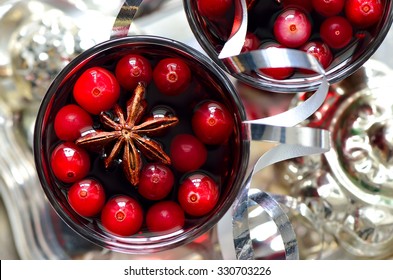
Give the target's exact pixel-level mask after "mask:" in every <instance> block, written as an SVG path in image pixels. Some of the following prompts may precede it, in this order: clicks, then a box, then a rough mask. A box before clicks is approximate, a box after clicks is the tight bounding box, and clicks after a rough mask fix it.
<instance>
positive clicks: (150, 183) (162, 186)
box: [138, 163, 175, 200]
mask: <svg viewBox="0 0 393 280" xmlns="http://www.w3.org/2000/svg"><path fill="white" fill-rule="evenodd" d="M174 181H175V179H174V176H173V172H172V170H170V169H169V167H168V166H166V165H163V164H159V163H150V164H147V165H145V166H144V167H143V169H142V171H141V175H140V178H139V185H138V192H139V194H140V195H142V196H143V197H145V198H147V199H150V200H160V199H163V198H165V197H166V196H167V195H168V194H169V193H170V191H171V190H172V187H173V184H174Z"/></svg>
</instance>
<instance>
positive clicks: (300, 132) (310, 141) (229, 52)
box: [218, 0, 330, 260]
mask: <svg viewBox="0 0 393 280" xmlns="http://www.w3.org/2000/svg"><path fill="white" fill-rule="evenodd" d="M244 7H245V0H238V1H236V6H235V20H234V24H233V28H232V34H231V35H230V39H229V40H228V41H227V42H226V44H225V45H224V48H223V51H222V52H221V53H220V56H219V58H220V59H221V60H222V61H223V62H224V64H225V65H226V66H227V68H228V69H229V70H231V71H232V72H234V73H243V72H252V71H255V72H256V73H258V71H259V69H262V68H285V67H292V68H301V69H307V70H312V71H314V72H316V73H318V74H320V81H321V83H320V85H319V87H318V89H317V90H316V91H315V92H314V94H313V95H311V96H310V97H309V98H308V99H307V100H306V101H305V102H304V103H302V104H299V105H298V106H296V107H293V108H291V109H289V110H287V111H285V112H283V113H281V114H278V115H275V116H270V117H267V118H263V119H257V120H247V121H245V122H244V125H245V126H246V127H247V129H248V130H249V131H250V135H251V140H252V141H267V142H275V143H277V146H275V147H273V148H271V149H270V150H268V151H267V152H266V153H265V154H263V155H262V156H261V157H260V158H259V159H258V160H257V162H256V163H255V164H251V163H250V165H249V166H250V167H251V171H250V173H249V174H250V175H249V176H248V177H247V179H246V180H245V182H244V186H243V189H242V192H241V194H240V195H239V197H238V199H237V201H235V203H234V205H233V207H232V209H231V210H230V211H228V213H227V214H226V215H225V216H224V218H223V219H222V220H221V221H220V222H219V224H218V236H219V242H220V245H221V250H222V255H223V257H224V259H241V260H249V259H255V258H256V256H255V250H254V248H257V247H259V246H260V244H258V239H257V238H254V240H252V238H251V235H250V224H249V212H250V211H249V209H251V208H252V207H255V206H259V207H261V208H262V209H263V211H264V212H265V213H267V215H268V216H269V217H270V220H271V221H273V222H274V223H275V225H276V227H277V232H278V234H279V235H280V236H281V239H282V242H283V245H284V256H282V258H284V259H288V260H294V259H298V258H299V252H298V246H297V241H296V234H295V232H294V230H293V228H292V225H291V223H290V220H289V218H288V216H287V215H286V214H285V210H284V209H283V208H282V207H281V206H280V204H279V203H278V202H277V201H276V200H275V198H274V195H273V196H272V195H269V194H268V193H266V192H264V191H262V190H261V191H255V190H252V191H250V184H251V181H252V178H253V176H254V175H255V174H256V173H258V172H259V171H261V170H262V169H264V168H266V167H267V166H269V165H272V164H275V163H277V162H280V161H284V160H287V159H291V158H296V157H301V156H303V155H313V154H321V153H325V152H328V151H329V150H330V142H329V141H330V137H329V133H328V131H326V130H321V129H313V128H305V127H294V126H295V125H297V124H299V123H301V122H303V121H304V120H306V119H307V118H308V117H310V116H311V115H312V114H313V113H314V112H315V111H317V110H318V108H319V107H320V106H321V105H322V104H323V102H324V101H325V99H326V96H327V93H328V91H329V83H328V81H327V78H326V75H325V70H324V69H323V67H322V66H321V65H320V63H319V61H318V60H317V59H316V58H315V57H314V56H312V55H310V54H308V53H306V52H303V51H299V50H294V49H286V48H268V49H260V50H254V51H251V52H246V53H241V54H239V53H240V50H241V48H242V46H243V43H244V40H243V39H244V37H245V34H244V32H243V31H244V29H247V19H246V18H245V17H243V18H241V16H242V15H244V14H246V12H245V8H244ZM243 36H244V37H243ZM239 37H241V38H239ZM234 38H236V39H234ZM284 207H285V206H284ZM231 240H232V242H233V244H232V245H233V246H230V244H231ZM228 245H229V246H228ZM260 247H263V246H260ZM267 258H272V259H273V258H277V255H276V256H271V257H267ZM279 258H280V257H279Z"/></svg>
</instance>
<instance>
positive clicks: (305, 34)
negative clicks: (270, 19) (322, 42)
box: [273, 8, 311, 48]
mask: <svg viewBox="0 0 393 280" xmlns="http://www.w3.org/2000/svg"><path fill="white" fill-rule="evenodd" d="M273 32H274V36H275V38H276V40H277V41H278V42H279V43H280V44H282V45H284V46H286V47H289V48H297V47H300V46H301V45H303V44H304V43H306V42H307V40H308V38H309V37H310V35H311V22H310V19H309V18H308V16H307V15H306V14H305V13H303V12H302V11H301V10H299V9H296V8H290V9H286V10H284V11H283V12H281V13H280V14H279V15H278V17H277V18H276V20H275V22H274V26H273Z"/></svg>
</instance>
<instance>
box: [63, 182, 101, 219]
mask: <svg viewBox="0 0 393 280" xmlns="http://www.w3.org/2000/svg"><path fill="white" fill-rule="evenodd" d="M67 196H68V202H69V204H70V206H71V207H72V209H74V211H75V212H76V213H78V214H79V215H81V216H83V217H93V216H96V215H97V214H98V213H100V212H101V209H102V207H103V206H104V204H105V190H104V188H103V186H102V185H101V183H100V182H98V181H97V180H94V179H84V180H82V181H79V182H76V183H75V184H73V185H72V186H71V187H70V189H69V190H68V194H67Z"/></svg>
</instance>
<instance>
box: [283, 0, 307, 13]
mask: <svg viewBox="0 0 393 280" xmlns="http://www.w3.org/2000/svg"><path fill="white" fill-rule="evenodd" d="M282 4H283V6H284V8H293V7H295V8H298V9H303V10H304V11H305V12H308V13H309V12H311V11H312V8H313V7H312V3H311V0H282Z"/></svg>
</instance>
